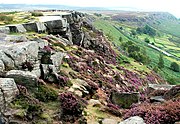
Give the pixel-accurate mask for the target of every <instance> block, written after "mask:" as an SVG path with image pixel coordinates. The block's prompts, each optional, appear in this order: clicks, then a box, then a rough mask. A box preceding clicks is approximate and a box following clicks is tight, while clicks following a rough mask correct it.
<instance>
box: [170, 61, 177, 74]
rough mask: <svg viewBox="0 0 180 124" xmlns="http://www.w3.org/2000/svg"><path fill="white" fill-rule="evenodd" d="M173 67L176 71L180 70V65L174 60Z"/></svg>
mask: <svg viewBox="0 0 180 124" xmlns="http://www.w3.org/2000/svg"><path fill="white" fill-rule="evenodd" d="M171 69H172V70H173V71H175V72H179V65H178V64H177V63H176V62H172V63H171Z"/></svg>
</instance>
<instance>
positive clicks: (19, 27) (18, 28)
mask: <svg viewBox="0 0 180 124" xmlns="http://www.w3.org/2000/svg"><path fill="white" fill-rule="evenodd" d="M7 27H9V29H10V32H14V33H24V32H26V29H25V28H24V26H23V25H22V24H17V25H8V26H7Z"/></svg>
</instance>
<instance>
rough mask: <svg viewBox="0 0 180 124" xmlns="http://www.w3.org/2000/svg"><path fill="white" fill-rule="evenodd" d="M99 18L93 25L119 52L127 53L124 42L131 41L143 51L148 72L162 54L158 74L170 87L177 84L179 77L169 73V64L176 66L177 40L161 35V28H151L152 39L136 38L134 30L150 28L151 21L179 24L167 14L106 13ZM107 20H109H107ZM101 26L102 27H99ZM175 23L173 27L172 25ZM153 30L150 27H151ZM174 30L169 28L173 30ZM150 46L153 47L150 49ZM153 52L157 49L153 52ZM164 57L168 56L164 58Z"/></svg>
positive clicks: (145, 35)
mask: <svg viewBox="0 0 180 124" xmlns="http://www.w3.org/2000/svg"><path fill="white" fill-rule="evenodd" d="M101 13H102V16H101V17H97V16H94V17H95V18H96V21H94V23H93V24H94V26H95V27H96V28H98V29H101V30H103V31H104V32H105V34H106V35H107V36H108V38H109V39H111V41H113V44H114V45H115V46H116V47H118V49H119V50H120V51H121V52H123V53H126V54H128V53H127V51H126V50H125V51H124V50H123V49H124V48H123V44H124V43H125V42H127V41H132V42H133V43H134V44H136V46H138V47H140V48H141V49H144V50H145V51H146V54H147V56H148V57H149V59H150V60H151V61H149V63H148V64H147V66H148V67H149V68H151V69H155V68H156V67H157V64H158V62H159V54H164V65H165V68H162V69H160V70H159V71H158V73H159V74H160V75H161V76H162V77H164V78H165V79H166V80H168V81H169V82H170V83H172V84H178V83H179V80H180V77H179V74H180V73H179V72H174V71H172V70H171V68H170V65H171V63H172V62H176V63H178V64H180V62H179V43H178V42H179V40H178V39H179V38H178V37H175V36H174V35H171V33H172V32H171V31H170V32H171V33H170V34H167V33H164V30H165V29H163V28H162V30H163V31H161V28H160V27H158V28H156V27H154V28H153V29H154V30H155V31H156V36H154V37H152V36H149V35H148V34H143V33H142V34H138V33H137V32H138V31H137V28H144V27H146V26H147V25H148V26H150V25H153V26H155V24H154V21H158V20H159V21H160V20H161V21H169V22H171V21H176V22H177V21H178V20H177V19H176V18H174V17H173V16H172V15H170V14H168V13H151V12H126V11H125V12H119V13H118V12H117V11H114V12H111V13H108V12H107V13H106V12H104V13H103V11H102V12H101ZM106 17H110V19H109V18H106ZM102 22H103V23H102ZM175 24H176V23H172V25H175ZM150 27H151V28H152V26H150ZM173 29H174V28H172V30H173ZM146 38H147V39H149V44H148V43H146V42H144V40H145V39H146ZM151 46H152V47H151ZM155 48H156V49H155ZM166 53H167V54H166Z"/></svg>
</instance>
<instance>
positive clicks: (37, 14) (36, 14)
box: [31, 12, 43, 17]
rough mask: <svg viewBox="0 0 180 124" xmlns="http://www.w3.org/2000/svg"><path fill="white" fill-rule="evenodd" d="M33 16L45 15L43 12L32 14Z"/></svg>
mask: <svg viewBox="0 0 180 124" xmlns="http://www.w3.org/2000/svg"><path fill="white" fill-rule="evenodd" d="M31 15H32V16H35V17H37V16H43V13H41V12H32V13H31Z"/></svg>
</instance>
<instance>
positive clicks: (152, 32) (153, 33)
mask: <svg viewBox="0 0 180 124" xmlns="http://www.w3.org/2000/svg"><path fill="white" fill-rule="evenodd" d="M143 33H144V34H148V35H149V36H151V37H154V36H156V30H154V29H153V28H151V27H150V26H149V25H146V26H145V27H144V28H143Z"/></svg>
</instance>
